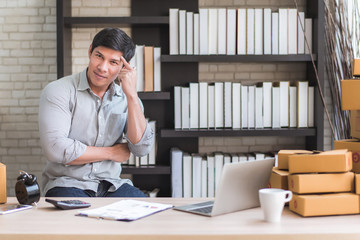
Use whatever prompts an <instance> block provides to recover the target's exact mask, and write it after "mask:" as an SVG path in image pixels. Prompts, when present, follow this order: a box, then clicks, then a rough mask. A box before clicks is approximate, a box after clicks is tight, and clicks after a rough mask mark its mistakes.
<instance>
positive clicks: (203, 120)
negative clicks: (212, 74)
mask: <svg viewBox="0 0 360 240" xmlns="http://www.w3.org/2000/svg"><path fill="white" fill-rule="evenodd" d="M198 108H199V128H208V83H207V82H200V83H199V106H198Z"/></svg>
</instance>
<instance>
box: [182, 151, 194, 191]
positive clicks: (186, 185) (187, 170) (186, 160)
mask: <svg viewBox="0 0 360 240" xmlns="http://www.w3.org/2000/svg"><path fill="white" fill-rule="evenodd" d="M182 179H183V197H184V198H190V197H191V195H192V159H191V155H190V154H188V153H183V177H182Z"/></svg>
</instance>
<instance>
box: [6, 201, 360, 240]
mask: <svg viewBox="0 0 360 240" xmlns="http://www.w3.org/2000/svg"><path fill="white" fill-rule="evenodd" d="M85 200H86V201H88V202H90V203H91V204H92V208H96V207H100V206H104V205H107V204H110V203H113V202H115V201H119V200H120V199H114V198H97V199H96V198H86V199H85ZM145 200H147V201H153V202H159V203H167V204H169V203H170V204H174V205H182V204H186V203H190V202H199V199H172V198H156V199H145ZM200 201H203V199H201V200H200ZM16 202H17V201H16V198H8V203H16ZM75 213H77V210H67V211H62V210H57V209H55V208H54V207H53V206H52V205H50V204H49V203H46V202H44V198H42V199H41V201H40V203H39V205H38V207H37V208H34V209H31V210H25V211H22V212H17V213H12V214H8V215H0V239H1V240H8V239H12V240H13V239H26V240H43V239H49V240H57V239H59V240H64V239H74V240H75V239H76V240H82V239H86V240H92V239H101V240H106V239H117V240H118V239H141V240H147V239H154V240H155V239H156V240H157V239H164V240H165V239H166V240H168V239H178V240H180V239H181V240H182V239H221V240H223V239H250V240H252V239H256V240H258V239H260V240H261V239H267V240H269V239H270V240H271V239H276V240H280V239H286V240H289V239H296V240H297V239H301V240H303V239H316V240H321V239H326V240H332V239H341V240H344V239H345V240H346V239H356V240H358V239H360V215H348V216H330V217H312V218H303V217H301V216H298V215H296V214H294V213H292V212H290V211H289V210H288V209H287V208H285V211H284V213H283V217H282V222H281V223H277V224H274V223H266V222H264V221H263V220H262V212H261V209H260V208H255V209H249V210H245V211H240V212H236V213H231V214H226V215H222V216H217V217H212V218H210V217H203V216H198V215H194V214H189V213H183V212H178V211H176V210H172V209H169V210H166V211H164V212H160V213H157V214H155V215H152V216H148V217H146V218H143V219H140V220H137V221H133V222H121V221H111V220H97V219H94V218H87V217H78V216H75Z"/></svg>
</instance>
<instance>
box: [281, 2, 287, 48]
mask: <svg viewBox="0 0 360 240" xmlns="http://www.w3.org/2000/svg"><path fill="white" fill-rule="evenodd" d="M279 54H288V10H287V9H285V8H280V9H279Z"/></svg>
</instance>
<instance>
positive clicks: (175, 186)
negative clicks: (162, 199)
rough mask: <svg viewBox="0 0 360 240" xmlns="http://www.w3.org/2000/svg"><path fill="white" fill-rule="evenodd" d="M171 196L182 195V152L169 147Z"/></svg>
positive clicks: (178, 196) (179, 196) (177, 196)
mask: <svg viewBox="0 0 360 240" xmlns="http://www.w3.org/2000/svg"><path fill="white" fill-rule="evenodd" d="M170 164H171V197H173V198H181V197H182V196H183V178H182V177H183V173H182V172H183V152H182V151H181V150H180V149H179V148H175V147H174V148H171V149H170Z"/></svg>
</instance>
